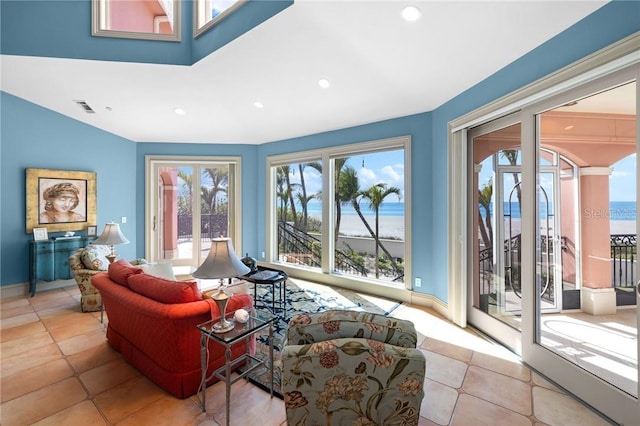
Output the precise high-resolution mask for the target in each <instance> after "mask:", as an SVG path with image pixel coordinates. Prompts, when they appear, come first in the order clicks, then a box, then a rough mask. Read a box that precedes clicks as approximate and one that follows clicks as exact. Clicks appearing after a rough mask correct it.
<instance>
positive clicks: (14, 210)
mask: <svg viewBox="0 0 640 426" xmlns="http://www.w3.org/2000/svg"><path fill="white" fill-rule="evenodd" d="M0 103H1V104H2V110H1V116H0V120H1V123H2V126H1V130H0V164H1V166H2V167H1V170H0V174H1V175H2V179H1V181H0V182H1V185H2V186H1V188H2V191H1V195H0V198H1V208H2V222H0V245H1V246H2V252H1V253H2V257H1V258H0V279H1V282H2V285H7V284H13V283H19V282H25V281H27V280H28V279H29V251H28V247H29V244H28V242H29V240H31V239H33V236H32V235H30V234H27V233H26V223H25V211H26V207H25V204H26V194H25V180H26V179H25V169H26V168H29V167H34V168H42V169H61V170H78V171H92V172H96V173H97V201H96V204H97V205H96V207H97V224H96V225H97V226H98V232H102V229H103V228H104V224H105V223H107V222H109V221H111V220H114V221H117V222H119V221H120V218H121V217H122V216H126V217H127V219H128V220H127V223H126V224H122V225H120V227H121V229H122V232H123V233H124V235H125V236H127V237H128V238H129V239H131V241H132V242H135V232H136V208H137V206H136V162H135V158H136V144H135V143H133V142H131V141H129V140H127V139H123V138H121V137H118V136H115V135H112V134H110V133H107V132H104V131H102V130H98V129H96V128H95V127H91V126H89V125H86V124H84V123H81V122H79V121H76V120H72V119H70V118H68V117H66V116H64V115H60V114H58V113H55V112H52V111H51V110H48V109H45V108H42V107H39V106H37V105H34V104H32V103H30V102H26V101H24V100H22V99H20V98H17V97H15V96H12V95H9V94H7V93H5V92H0ZM131 237H134V238H131ZM117 251H118V254H119V255H121V256H122V257H123V258H134V257H135V254H136V251H135V244H127V245H123V246H119V247H118V249H117Z"/></svg>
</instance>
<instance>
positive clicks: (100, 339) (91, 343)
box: [58, 329, 106, 355]
mask: <svg viewBox="0 0 640 426" xmlns="http://www.w3.org/2000/svg"><path fill="white" fill-rule="evenodd" d="M105 340H106V336H105V334H104V330H102V329H98V330H95V331H91V332H89V333H86V334H81V335H79V336H74V337H71V338H69V339H66V340H63V341H61V342H58V346H60V350H61V351H62V353H64V354H65V355H73V354H76V353H78V352H82V351H86V350H87V349H91V348H93V347H95V346H99V345H102V344H103V343H104V342H105Z"/></svg>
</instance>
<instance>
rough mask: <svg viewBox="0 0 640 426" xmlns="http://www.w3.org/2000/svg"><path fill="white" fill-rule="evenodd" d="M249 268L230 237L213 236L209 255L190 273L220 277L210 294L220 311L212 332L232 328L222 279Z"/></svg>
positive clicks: (244, 272) (239, 274) (222, 331)
mask: <svg viewBox="0 0 640 426" xmlns="http://www.w3.org/2000/svg"><path fill="white" fill-rule="evenodd" d="M249 270H250V269H249V268H248V267H247V266H245V265H244V263H242V261H241V260H240V258H239V257H238V255H237V254H236V252H235V251H234V249H233V243H232V242H231V238H214V239H213V240H211V249H210V250H209V255H208V256H207V258H206V259H205V260H204V262H203V263H202V265H200V267H199V268H198V269H196V271H195V272H194V273H193V274H191V275H192V276H193V277H194V278H201V279H215V278H220V287H219V288H218V292H217V293H216V294H214V295H213V296H212V299H213V301H214V302H216V305H217V306H218V311H220V321H218V322H217V323H216V324H214V326H213V332H214V333H226V332H227V331H229V330H231V329H233V322H232V321H228V320H227V319H226V317H225V309H226V307H227V302H228V301H229V298H230V297H231V296H230V295H229V294H227V293H225V291H224V279H225V278H233V277H239V276H242V275H245V274H246V273H248V272H249Z"/></svg>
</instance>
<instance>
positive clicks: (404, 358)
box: [281, 338, 426, 425]
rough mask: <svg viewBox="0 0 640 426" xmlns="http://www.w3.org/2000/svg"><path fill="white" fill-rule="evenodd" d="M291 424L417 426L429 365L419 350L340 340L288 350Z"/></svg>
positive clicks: (285, 382) (285, 375) (285, 383)
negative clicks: (427, 366)
mask: <svg viewBox="0 0 640 426" xmlns="http://www.w3.org/2000/svg"><path fill="white" fill-rule="evenodd" d="M281 356H282V390H283V395H284V401H285V407H286V409H287V423H288V424H290V425H292V424H301V423H299V422H300V421H301V420H303V419H304V418H308V419H314V420H315V421H316V423H322V424H325V422H326V424H355V423H356V422H358V424H360V423H359V422H361V421H362V419H363V418H366V419H368V422H367V424H407V425H417V424H418V420H419V416H420V404H421V402H422V399H423V397H424V389H423V383H424V380H425V370H426V361H425V357H424V354H423V353H422V352H421V351H420V350H419V349H414V348H400V347H397V346H393V345H388V344H385V343H380V342H377V341H374V340H369V339H353V338H342V339H332V340H328V341H325V342H319V343H313V344H307V345H289V346H285V347H284V348H283V350H282V352H281Z"/></svg>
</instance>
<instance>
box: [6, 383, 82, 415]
mask: <svg viewBox="0 0 640 426" xmlns="http://www.w3.org/2000/svg"><path fill="white" fill-rule="evenodd" d="M86 397H87V393H86V392H85V391H84V388H83V387H82V385H81V384H80V382H79V381H78V379H77V378H75V377H71V378H69V379H66V380H63V381H61V382H58V383H54V384H52V385H49V386H45V387H44V388H41V389H39V390H37V391H35V392H31V393H28V394H26V395H23V396H21V397H18V398H16V399H12V400H11V401H8V402H5V403H4V404H2V405H1V406H0V408H1V410H2V414H1V416H2V418H1V420H0V423H2V424H3V425H6V426H10V425H26V424H31V423H34V422H37V421H39V420H42V419H44V418H45V417H48V416H51V415H52V414H55V413H57V412H59V411H61V410H64V409H66V408H68V407H71V406H72V405H74V404H77V403H78V402H80V401H82V400H84V399H85V398H86Z"/></svg>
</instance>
